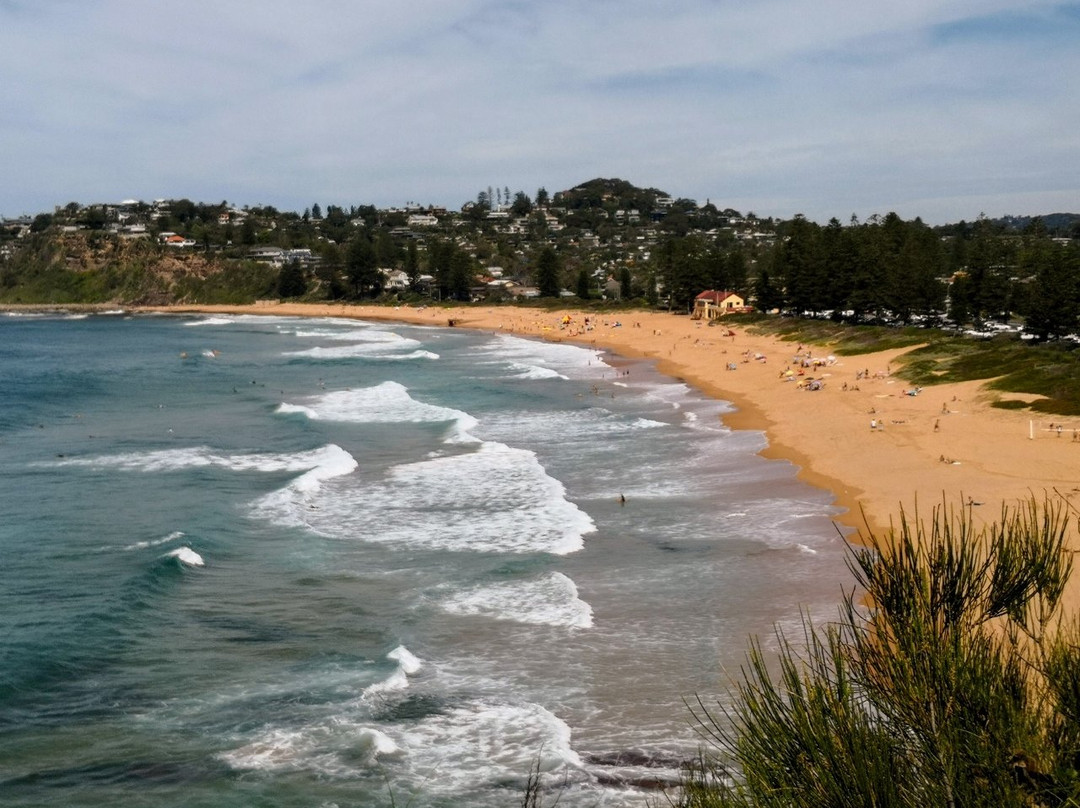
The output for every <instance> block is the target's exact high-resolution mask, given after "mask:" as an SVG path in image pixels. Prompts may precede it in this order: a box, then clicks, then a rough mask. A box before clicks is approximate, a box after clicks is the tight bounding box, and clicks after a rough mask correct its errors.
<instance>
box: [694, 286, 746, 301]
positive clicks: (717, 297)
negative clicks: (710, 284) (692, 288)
mask: <svg viewBox="0 0 1080 808" xmlns="http://www.w3.org/2000/svg"><path fill="white" fill-rule="evenodd" d="M729 297H739V296H738V295H736V294H735V293H734V292H717V291H716V290H714V289H709V290H707V291H704V292H702V293H701V294H700V295H698V296H697V297H695V298H694V300H707V301H708V302H710V303H723V302H724V301H725V300H727V299H728V298H729Z"/></svg>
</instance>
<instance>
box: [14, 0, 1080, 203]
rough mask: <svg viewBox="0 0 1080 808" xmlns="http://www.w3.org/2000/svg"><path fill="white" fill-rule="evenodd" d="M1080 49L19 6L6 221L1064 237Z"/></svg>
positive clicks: (350, 10)
mask: <svg viewBox="0 0 1080 808" xmlns="http://www.w3.org/2000/svg"><path fill="white" fill-rule="evenodd" d="M1078 35H1080V4H1077V3H1054V2H1040V1H1039V0H1036V1H1035V2H1029V3H1026V4H1025V5H1024V6H1023V7H1022V8H1019V9H1018V8H1017V7H1016V5H1015V3H1005V2H998V0H983V1H982V2H973V1H972V2H968V1H967V0H951V1H949V2H941V1H940V0H937V1H936V2H930V0H913V1H912V2H908V3H904V4H891V5H888V6H884V5H881V4H865V3H856V2H851V1H849V0H842V1H841V0H826V2H813V3H811V2H809V0H755V1H754V2H745V3H741V4H736V3H729V2H720V1H718V0H685V1H684V2H680V3H678V4H669V3H658V2H644V1H643V0H621V1H620V2H614V1H613V0H593V2H589V3H581V2H576V1H575V2H569V0H549V2H545V3H535V2H516V1H514V0H451V1H445V0H442V1H439V2H436V0H416V2H410V3H408V4H402V3H389V2H373V3H364V4H348V5H346V4H340V3H332V2H328V1H327V0H316V1H315V2H309V3H305V4H296V3H284V2H280V1H279V0H266V1H265V2H260V3H259V4H254V5H251V4H249V5H243V6H242V5H239V4H220V3H210V2H208V1H207V0H196V2H190V3H185V4H182V5H177V4H169V5H167V6H166V5H164V4H150V3H145V2H136V0H102V1H101V2H97V3H80V2H62V1H59V0H52V2H48V1H43V0H39V1H38V2H34V3H28V2H18V1H17V0H0V75H2V76H3V77H4V81H2V82H0V110H3V111H2V112H0V114H2V115H3V120H4V125H3V127H0V148H2V149H3V152H4V153H5V154H8V155H18V157H17V159H12V160H11V161H10V162H9V166H8V168H7V170H6V171H5V177H4V181H3V183H2V184H0V212H2V213H5V214H7V215H12V214H16V213H20V212H24V211H25V212H34V211H36V210H41V209H48V208H51V207H52V205H54V204H63V203H64V202H65V201H68V200H70V199H79V200H80V201H94V200H103V199H119V198H126V197H130V196H141V197H143V198H154V197H160V196H188V197H191V198H194V199H204V200H214V201H217V200H220V199H222V198H227V199H229V200H230V201H236V202H239V203H241V204H243V203H259V202H262V203H268V204H275V205H277V206H279V207H285V208H303V207H305V206H307V205H310V204H311V203H312V202H314V201H320V202H322V203H323V204H326V203H341V204H359V203H367V202H371V203H375V204H398V203H401V202H404V201H406V200H419V201H430V202H438V203H442V204H447V205H451V206H457V205H459V204H460V203H461V202H463V201H465V200H467V199H470V198H472V197H473V196H475V193H476V191H477V190H478V189H480V188H484V187H487V186H488V185H499V186H503V185H509V186H510V187H511V188H512V189H514V190H517V189H518V188H522V189H524V190H526V191H527V192H529V193H532V192H533V191H535V189H536V188H537V187H538V186H540V185H544V186H546V187H547V188H548V189H549V190H556V189H559V188H563V187H569V186H571V185H574V184H576V183H578V182H581V181H583V180H585V179H589V178H591V177H595V176H620V177H622V178H624V179H628V180H630V181H631V182H634V183H636V184H639V185H652V186H656V187H660V188H662V189H664V190H667V191H669V192H671V193H673V194H675V195H676V196H684V197H695V198H699V199H702V200H704V199H705V198H706V197H708V198H710V199H712V200H713V201H716V202H718V203H722V204H723V205H728V204H731V205H733V206H735V207H741V208H744V209H745V208H752V209H754V210H755V211H756V212H758V213H759V214H762V215H766V214H772V215H777V216H783V217H787V216H790V215H793V214H794V213H796V212H804V213H806V214H807V215H808V216H811V217H812V218H819V219H820V218H823V217H824V218H827V217H828V216H829V215H838V216H841V217H842V218H845V219H846V217H847V216H848V215H850V213H852V212H856V213H859V214H860V215H863V216H865V215H868V214H870V213H873V212H884V211H887V210H894V209H895V210H897V211H898V212H901V213H902V214H903V215H918V214H920V213H922V211H919V210H914V209H913V208H914V206H916V205H920V204H921V205H925V206H926V207H927V212H926V213H923V215H924V216H925V217H930V214H929V212H928V211H929V209H931V208H933V209H934V210H935V211H937V213H936V214H934V216H940V217H943V219H944V220H949V219H959V218H972V217H973V216H975V215H977V214H978V213H979V212H980V210H984V209H986V208H987V206H989V205H991V204H992V205H995V206H996V205H1005V207H1004V208H998V207H994V208H992V209H989V210H987V212H988V213H992V214H993V213H1004V212H1013V213H1023V212H1036V211H1042V212H1047V211H1046V210H1043V209H1042V208H1041V207H1040V206H1039V200H1040V199H1045V200H1046V204H1047V205H1051V203H1053V204H1059V203H1061V201H1062V199H1065V200H1067V199H1068V194H1069V193H1070V192H1072V193H1075V192H1076V191H1077V190H1078V186H1080V177H1077V176H1076V172H1075V169H1070V167H1071V166H1076V165H1078V164H1080V161H1078V160H1077V157H1078V155H1077V149H1078V144H1077V140H1076V138H1075V136H1074V134H1073V133H1074V132H1076V131H1077V130H1078V124H1080V111H1078V108H1077V105H1076V104H1075V103H1074V102H1073V101H1072V100H1071V97H1070V94H1069V87H1068V84H1069V81H1068V79H1069V78H1071V76H1073V75H1075V74H1076V72H1077V68H1078V67H1080V54H1078V53H1077V52H1076V51H1077V49H1076V48H1075V47H1074V44H1073V43H1075V42H1076V41H1077V40H1078ZM1070 171H1071V175H1070ZM1010 194H1012V196H1010ZM1040 195H1041V196H1040ZM1063 195H1064V196H1063ZM1010 199H1016V204H1017V205H1021V204H1024V205H1031V204H1035V205H1036V207H1035V208H1025V209H1023V210H1020V209H1013V208H1011V207H1009V205H1008V203H1009V200H1010ZM1074 207H1075V206H1074Z"/></svg>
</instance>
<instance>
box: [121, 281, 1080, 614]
mask: <svg viewBox="0 0 1080 808" xmlns="http://www.w3.org/2000/svg"><path fill="white" fill-rule="evenodd" d="M130 310H132V311H140V312H149V311H158V312H172V313H203V314H253V315H278V316H308V317H345V318H353V319H362V320H375V321H380V320H381V321H392V322H403V323H410V324H414V325H430V326H437V327H447V326H450V325H453V326H454V327H464V328H475V329H481V330H485V331H489V332H491V333H505V334H513V335H516V336H522V337H530V338H540V339H546V340H550V341H556V342H567V343H572V344H577V345H581V346H584V347H589V348H596V349H602V350H608V351H611V352H612V353H614V354H617V355H620V356H625V357H628V358H634V359H646V360H650V361H653V362H654V363H655V365H656V368H657V370H658V371H659V372H660V373H663V374H664V375H666V376H669V377H672V378H676V379H679V380H681V381H683V382H685V383H686V384H688V385H690V386H691V387H694V388H695V389H697V390H699V391H700V392H702V393H704V394H705V395H707V396H709V397H712V398H716V399H721V400H724V401H729V402H731V403H732V404H733V405H734V406H735V408H736V410H735V411H734V412H731V413H726V414H725V415H724V416H723V417H722V420H723V422H724V423H725V424H726V425H727V426H729V427H730V428H732V429H752V430H759V431H762V432H764V433H765V436H766V438H767V441H768V445H767V447H766V448H765V449H763V450H762V451H761V453H760V454H762V455H763V456H764V457H767V458H771V459H783V460H787V461H788V462H791V463H792V464H793V465H795V466H796V468H797V469H798V477H799V479H801V480H803V481H804V482H806V483H808V484H810V485H812V486H814V487H816V488H820V489H824V490H826V491H828V492H829V493H830V494H831V495H832V496H833V498H834V501H835V504H836V505H837V506H838V507H840V508H843V509H844V512H843V513H841V514H839V515H837V516H836V517H835V521H837V522H838V523H840V524H843V525H845V526H847V527H849V528H852V529H853V533H852V535H850V536H848V538H849V540H853V541H858V540H859V535H860V534H862V533H863V532H864V531H871V532H876V533H877V532H882V531H886V530H888V529H889V527H890V525H891V523H892V521H893V520H894V519H895V518H896V517H897V516H898V515H899V513H900V511H901V509H903V511H904V512H905V513H907V514H909V515H914V514H915V513H916V512H917V511H918V512H919V513H920V514H922V513H927V514H928V513H929V511H930V510H931V509H932V508H933V507H935V506H939V505H944V506H945V507H946V508H960V507H964V508H967V509H968V510H969V511H970V512H971V515H972V517H973V519H974V521H975V522H976V523H977V524H985V523H987V522H991V521H994V520H995V519H997V518H998V517H999V516H1000V515H1001V508H1002V507H1003V506H1005V505H1010V506H1011V505H1015V504H1016V503H1018V502H1020V501H1022V500H1025V499H1026V498H1028V497H1030V496H1032V495H1034V496H1035V497H1037V498H1039V499H1041V498H1042V497H1043V496H1044V495H1046V496H1051V497H1053V496H1056V495H1058V494H1060V495H1061V497H1063V498H1065V500H1066V501H1067V502H1069V503H1070V507H1072V503H1073V502H1074V501H1075V503H1077V504H1080V418H1072V419H1070V418H1064V417H1056V416H1046V415H1041V414H1037V413H1027V412H1020V411H1016V410H1005V409H1000V408H994V407H991V406H990V402H991V401H993V400H994V399H996V398H1023V399H1025V400H1030V399H1032V398H1033V397H1032V396H1025V395H1023V394H1006V393H999V392H996V391H990V390H988V389H987V388H986V386H985V383H984V382H955V383H948V384H941V385H935V386H933V387H927V388H923V389H922V390H919V391H917V392H916V393H915V394H914V395H912V394H911V393H912V392H913V391H910V390H908V389H906V385H905V383H904V382H903V381H902V380H900V379H896V378H894V377H892V375H891V364H892V363H893V362H894V361H895V360H896V358H897V357H898V356H900V355H901V354H903V353H905V352H906V351H908V350H911V349H910V348H908V349H898V350H888V351H881V352H877V353H873V354H861V355H856V356H844V355H842V354H835V355H834V354H830V353H829V351H828V349H826V348H822V347H819V346H813V345H809V344H807V345H806V346H802V347H803V349H804V350H803V351H802V353H800V352H799V347H800V346H798V345H796V344H793V343H791V342H785V341H783V340H780V339H779V338H776V337H772V336H763V335H755V334H749V333H747V332H746V330H745V329H744V328H743V327H741V326H736V327H731V328H729V327H728V326H725V325H724V324H723V321H722V320H721V321H720V322H719V323H717V324H716V325H707V324H705V323H704V322H702V321H700V320H699V321H695V320H691V319H690V318H689V317H688V316H686V315H676V314H670V313H664V312H647V311H640V312H638V311H628V312H620V313H618V314H595V313H592V312H582V311H578V310H575V309H573V308H565V309H559V310H558V311H546V310H544V311H542V310H538V309H529V308H518V307H513V306H498V307H488V308H479V307H478V308H465V307H442V306H437V305H436V306H420V307H414V306H399V307H389V306H380V305H348V304H299V303H277V302H267V303H259V304H254V305H238V306H230V305H189V306H186V305H177V306H151V307H136V308H131V309H130ZM566 317H569V318H570V321H569V323H568V324H564V320H565V318H566ZM586 317H588V318H589V320H590V323H589V327H588V328H587V329H586V327H585V325H584V323H585V318H586ZM451 321H452V322H451ZM808 354H809V355H811V356H812V357H813V358H817V359H819V361H822V362H823V364H822V365H821V366H819V367H816V368H815V367H811V368H801V367H799V366H797V365H793V364H792V362H793V360H794V357H795V356H796V355H799V356H802V357H806V356H807V355H808ZM730 368H734V369H730ZM799 370H802V371H803V373H805V374H806V375H805V376H800V375H799V374H798V371H799ZM788 371H791V373H790V374H789V375H787V376H785V374H786V373H788ZM810 377H812V378H814V379H816V380H818V381H819V382H820V383H821V384H822V387H821V389H819V390H815V391H810V390H806V389H800V388H799V383H800V381H801V382H803V383H805V381H806V380H807V379H808V378H810ZM785 379H788V380H785ZM872 421H873V423H874V427H873V428H872V427H871V422H872ZM1075 513H1076V512H1075V511H1074V514H1073V515H1074V518H1075ZM1074 549H1076V548H1074ZM1078 590H1080V576H1074V579H1073V583H1071V584H1070V586H1069V591H1068V592H1067V595H1066V599H1067V601H1068V602H1069V603H1070V604H1073V605H1076V604H1080V591H1078Z"/></svg>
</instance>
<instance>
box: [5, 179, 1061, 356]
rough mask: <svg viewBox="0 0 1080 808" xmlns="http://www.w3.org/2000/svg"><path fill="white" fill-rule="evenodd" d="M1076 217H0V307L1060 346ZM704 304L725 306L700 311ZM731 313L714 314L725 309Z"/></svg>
mask: <svg viewBox="0 0 1080 808" xmlns="http://www.w3.org/2000/svg"><path fill="white" fill-rule="evenodd" d="M1078 256H1080V215H1075V214H1051V215H1048V216H1045V217H1041V218H1038V217H1036V218H1017V217H1007V218H1005V219H998V220H990V219H987V218H986V217H985V216H979V217H978V218H977V219H975V220H974V221H972V222H958V223H955V224H950V225H946V226H938V227H931V226H928V225H926V224H925V223H923V222H922V221H921V220H920V219H918V218H916V219H914V220H910V221H905V220H903V219H901V218H900V217H899V216H897V215H896V214H895V213H889V214H886V215H884V216H881V215H875V216H871V217H870V218H868V219H867V220H865V221H859V220H858V219H857V218H856V217H854V216H853V217H852V218H851V220H850V221H849V222H846V223H841V222H839V221H837V220H836V219H833V220H831V221H830V222H828V223H827V224H825V225H821V224H818V223H815V222H811V221H809V220H807V219H805V218H804V217H802V216H796V217H794V218H793V219H790V220H778V219H774V218H771V217H769V218H762V217H758V216H757V215H755V214H754V213H753V212H746V213H742V212H740V211H737V210H734V209H732V208H730V207H720V206H719V205H717V204H714V203H713V202H712V201H710V200H706V201H704V202H699V201H697V200H692V199H679V198H673V197H672V196H671V195H669V194H667V193H665V192H663V191H661V190H658V189H655V188H638V187H635V186H634V185H632V184H631V183H629V182H626V181H624V180H618V179H595V180H591V181H589V182H586V183H582V184H581V185H578V186H576V187H574V188H571V189H569V190H565V191H559V192H556V193H554V194H549V193H548V192H547V190H546V189H544V188H540V189H538V190H537V191H536V193H535V194H533V195H531V196H530V195H529V194H528V193H526V192H524V191H520V190H519V191H515V192H511V190H510V188H509V187H503V188H490V187H489V188H487V189H485V190H482V191H480V192H479V193H478V194H477V195H476V198H475V199H471V200H469V201H468V202H466V203H465V204H464V205H462V206H461V207H460V208H459V209H456V210H451V209H447V208H443V207H438V206H433V205H419V204H412V203H410V204H407V205H404V206H401V207H393V208H378V207H376V206H374V205H356V206H349V207H345V206H341V205H335V204H326V205H325V207H323V206H322V205H320V204H319V203H317V202H313V204H312V205H311V206H310V207H309V208H306V209H304V210H303V211H280V210H277V209H276V208H274V207H271V206H249V205H244V206H238V205H235V204H230V203H229V202H227V201H223V202H220V203H217V204H207V203H199V202H192V201H190V200H188V199H158V200H154V201H149V202H147V201H142V200H134V199H129V200H124V201H120V202H110V203H90V204H81V203H77V202H71V203H69V204H67V205H64V206H62V207H59V206H58V207H56V208H55V209H54V210H52V211H50V212H42V213H38V214H37V215H33V216H22V217H19V218H16V219H3V220H2V221H0V303H92V302H116V303H129V304H139V303H144V304H162V303H215V302H228V303H241V302H250V301H253V300H257V299H264V298H283V299H297V300H310V301H323V300H340V301H348V300H373V299H394V300H400V301H423V300H435V301H451V300H452V301H461V302H470V301H471V302H476V301H484V302H486V303H497V302H503V301H523V300H529V299H534V298H552V297H555V298H558V297H566V298H575V299H577V300H579V301H582V302H586V301H605V302H609V303H615V302H621V303H633V304H635V305H647V306H659V307H664V308H666V309H669V310H671V311H676V312H684V313H690V312H692V311H694V309H695V301H698V302H697V307H698V309H699V314H700V313H701V311H707V316H709V317H713V316H716V315H718V314H724V313H729V312H730V311H733V310H735V309H738V310H739V311H744V312H745V311H748V310H750V309H751V308H754V309H757V310H762V311H778V312H787V313H793V314H796V315H799V316H811V317H830V318H832V319H835V320H843V321H846V322H854V323H864V322H872V323H903V324H912V323H914V324H932V325H939V326H941V325H944V326H951V327H955V328H961V329H966V330H969V331H971V332H973V333H976V334H979V333H987V334H990V333H997V332H999V331H1001V330H1003V329H1005V330H1007V329H1016V330H1019V328H1020V325H1021V324H1023V325H1026V326H1027V327H1028V331H1029V332H1030V335H1031V336H1032V337H1033V338H1036V339H1051V338H1054V337H1061V336H1064V335H1068V334H1072V333H1074V332H1075V331H1076V330H1077V317H1078V313H1080V280H1078V279H1080V257H1078ZM704 292H709V293H711V294H720V295H733V296H734V297H732V298H731V299H730V300H738V301H739V305H738V306H734V305H729V306H727V307H725V306H720V305H717V306H715V307H709V308H708V309H707V310H706V309H705V308H703V305H702V303H701V301H702V300H704V298H701V297H700V296H701V295H702V293H704ZM729 302H730V301H729Z"/></svg>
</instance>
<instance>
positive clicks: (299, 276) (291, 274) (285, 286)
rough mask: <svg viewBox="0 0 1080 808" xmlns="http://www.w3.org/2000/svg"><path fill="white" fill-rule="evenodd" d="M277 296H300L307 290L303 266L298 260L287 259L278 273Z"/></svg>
mask: <svg viewBox="0 0 1080 808" xmlns="http://www.w3.org/2000/svg"><path fill="white" fill-rule="evenodd" d="M277 288H278V297H300V296H301V295H303V294H304V293H305V292H306V291H307V278H305V277H304V268H303V267H302V266H300V263H299V262H298V261H289V262H288V263H287V264H285V266H283V267H282V268H281V272H279V273H278V283H277Z"/></svg>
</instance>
